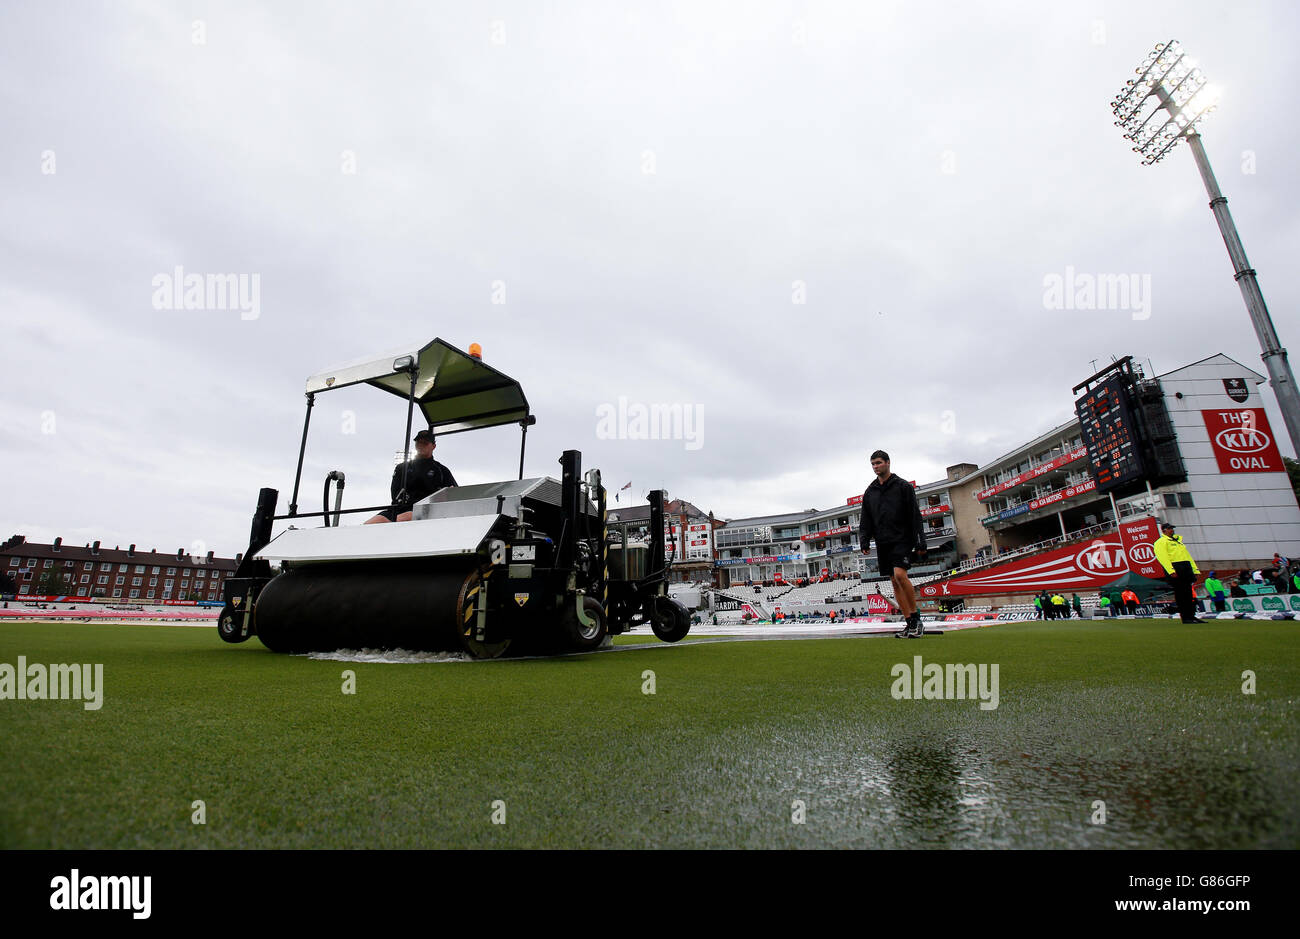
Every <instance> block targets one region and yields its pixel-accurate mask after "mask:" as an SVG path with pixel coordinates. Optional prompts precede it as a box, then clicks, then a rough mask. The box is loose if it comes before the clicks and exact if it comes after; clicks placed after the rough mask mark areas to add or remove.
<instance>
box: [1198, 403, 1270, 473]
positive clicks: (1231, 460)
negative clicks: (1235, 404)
mask: <svg viewBox="0 0 1300 939" xmlns="http://www.w3.org/2000/svg"><path fill="white" fill-rule="evenodd" d="M1201 418H1202V420H1204V421H1205V430H1206V432H1207V433H1208V434H1209V435H1210V446H1211V447H1213V448H1214V458H1215V459H1216V460H1218V462H1219V472H1220V473H1285V472H1286V466H1285V465H1283V463H1282V455H1281V454H1280V453H1279V452H1278V449H1277V442H1276V441H1275V440H1274V438H1273V430H1272V428H1270V427H1269V426H1268V415H1267V414H1265V413H1264V409H1263V408H1234V409H1232V410H1223V409H1219V408H1216V409H1214V410H1212V411H1202V412H1201Z"/></svg>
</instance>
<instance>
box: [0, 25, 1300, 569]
mask: <svg viewBox="0 0 1300 939" xmlns="http://www.w3.org/2000/svg"><path fill="white" fill-rule="evenodd" d="M1298 9H1300V8H1297V7H1296V6H1295V5H1294V4H1291V3H1287V2H1277V3H1236V4H1232V5H1228V4H1225V3H1187V2H1180V3H1119V2H1102V0H1092V2H1079V3H1052V4H1044V3H1040V2H1030V3H972V2H949V3H933V4H914V3H907V4H903V3H899V4H868V3H857V2H844V3H816V2H785V3H759V2H744V3H741V2H735V3H726V4H719V3H707V2H698V0H691V2H686V3H680V4H669V3H631V2H620V0H606V2H594V3H568V2H556V3H546V4H541V3H528V2H517V3H512V2H504V0H502V2H495V0H494V2H493V3H490V4H477V3H439V4H433V3H428V4H385V3H364V4H362V3H354V4H341V3H323V2H311V3H284V2H278V3H238V2H228V0H223V2H220V3H217V2H192V3H153V2H136V3H128V2H116V3H98V4H92V3H85V2H68V3H58V2H41V3H37V2H32V0H28V2H15V3H8V4H5V5H4V7H3V8H2V9H0V128H3V130H2V131H0V185H2V187H3V188H2V189H0V242H2V244H0V320H2V322H3V343H0V364H2V365H3V378H4V384H3V388H4V392H3V395H2V396H0V466H3V476H4V482H5V485H4V487H3V491H2V494H0V537H3V536H7V535H8V534H10V533H15V532H17V533H22V534H25V535H27V536H28V538H29V539H30V540H34V541H50V540H52V539H53V538H54V537H55V536H56V535H62V536H63V537H64V539H65V540H67V541H69V542H74V543H85V542H88V541H92V540H95V539H100V540H102V541H104V542H105V543H107V544H109V545H113V544H122V545H123V546H125V545H126V544H128V543H130V542H135V543H138V544H140V545H141V546H143V547H156V548H158V549H159V550H174V549H175V548H177V547H182V546H183V547H186V548H187V549H188V548H189V547H190V546H191V545H193V544H194V543H195V542H201V543H202V545H201V547H204V548H210V549H215V550H216V551H217V553H218V554H221V555H233V554H234V553H235V552H237V551H240V550H243V549H244V548H245V547H246V545H247V537H248V530H249V521H250V518H251V515H252V511H253V508H254V505H255V503H256V498H257V492H258V489H259V488H260V487H263V486H271V487H274V488H278V489H279V490H280V492H281V502H280V507H279V510H280V511H281V512H284V511H285V510H286V506H287V504H288V501H289V494H290V490H291V489H292V483H293V471H294V465H295V461H296V458H297V452H298V442H299V435H300V433H301V426H302V417H303V410H304V398H303V393H304V381H305V379H306V378H307V376H309V375H311V374H314V373H316V372H318V371H321V370H323V369H325V368H327V367H329V366H332V365H335V364H338V363H341V362H346V361H349V360H352V359H356V358H359V357H361V356H364V355H367V354H369V353H372V352H376V353H377V352H382V351H385V350H387V349H389V348H392V347H395V346H399V345H401V344H402V343H404V342H411V343H412V344H413V345H418V344H419V343H420V342H423V341H427V340H429V339H432V338H433V337H435V336H438V337H441V338H443V339H445V340H447V341H449V342H451V343H452V344H453V345H456V346H459V347H462V348H463V347H467V346H468V345H469V343H471V342H479V343H481V344H482V346H483V350H484V357H485V359H486V361H488V362H489V363H490V364H492V365H493V366H495V367H497V368H499V369H501V370H502V371H504V372H505V373H507V374H509V375H511V376H512V377H514V378H517V379H518V380H519V381H520V382H521V383H522V384H523V387H524V390H525V393H526V394H527V396H528V399H529V402H530V404H531V405H532V408H533V410H534V412H535V413H536V415H537V418H538V423H537V425H536V427H535V428H533V429H532V431H530V433H529V438H528V439H529V446H528V458H527V465H526V474H527V475H544V474H545V475H558V466H557V464H556V460H557V459H558V457H559V454H560V452H561V451H562V450H564V449H567V448H575V449H579V450H581V451H583V454H584V464H585V466H586V467H588V468H590V467H593V466H594V467H600V468H601V469H602V471H603V473H604V478H605V481H606V484H607V485H609V486H611V488H614V489H617V488H618V487H621V486H622V485H623V484H624V483H626V482H629V481H631V482H632V484H633V485H632V488H631V489H630V490H628V492H627V493H625V494H624V496H625V497H626V496H627V495H628V494H631V493H635V494H636V496H637V501H640V497H641V496H642V494H643V493H644V492H645V491H646V490H648V489H650V488H652V487H655V486H662V487H665V488H667V490H668V491H669V492H670V494H671V495H673V496H680V497H684V498H687V499H690V500H691V501H693V502H694V503H695V504H697V505H699V506H700V507H701V508H703V509H705V510H713V511H714V512H715V513H717V515H718V516H720V517H740V516H745V515H757V514H764V513H773V512H781V511H790V510H797V509H803V508H809V507H816V508H827V507H830V506H832V505H834V504H837V503H843V502H844V500H845V498H846V497H847V496H849V495H850V494H852V493H855V492H861V491H862V489H863V487H864V485H865V483H866V482H867V481H868V480H869V478H870V477H869V475H868V473H869V467H868V465H867V454H868V453H869V452H870V451H871V450H872V449H874V448H876V447H883V448H885V449H887V450H889V451H890V452H891V454H892V455H893V463H894V469H895V470H896V471H897V472H899V473H900V474H901V475H903V476H904V478H909V479H917V480H920V481H923V482H924V481H929V480H934V479H937V478H940V477H941V476H942V475H943V470H944V467H945V466H947V465H950V464H953V463H957V462H963V461H969V462H975V463H980V462H983V461H986V460H989V459H992V458H994V457H997V456H999V455H1000V454H1002V453H1003V452H1005V451H1006V450H1008V449H1010V448H1012V447H1014V446H1016V445H1018V444H1020V443H1023V442H1024V441H1026V440H1028V439H1029V438H1031V437H1032V436H1034V435H1037V434H1039V433H1042V432H1043V431H1046V430H1048V429H1050V428H1051V427H1053V426H1055V425H1057V424H1060V423H1062V422H1064V421H1066V420H1068V419H1069V418H1070V417H1071V416H1072V414H1073V404H1072V398H1071V393H1070V388H1071V386H1072V385H1073V384H1075V383H1076V382H1078V381H1080V380H1081V379H1083V378H1085V377H1087V376H1088V375H1089V374H1090V373H1091V372H1092V371H1093V364H1092V362H1093V360H1096V362H1097V365H1098V366H1100V365H1102V364H1104V363H1105V362H1107V361H1109V360H1110V358H1111V356H1120V355H1127V354H1131V355H1133V356H1134V357H1135V358H1137V359H1139V360H1141V361H1143V362H1144V363H1146V362H1149V363H1150V365H1151V367H1153V368H1154V369H1155V371H1156V372H1157V373H1160V372H1165V371H1169V370H1171V369H1173V368H1176V367H1178V366H1181V365H1184V364H1187V363H1189V362H1192V361H1195V360H1197V359H1201V358H1204V357H1206V356H1208V355H1211V354H1213V353H1216V352H1223V353H1225V354H1227V355H1229V356H1231V357H1233V358H1235V359H1237V360H1238V361H1240V362H1242V363H1244V364H1245V365H1247V366H1250V367H1251V368H1254V369H1255V370H1256V371H1260V372H1262V371H1263V367H1262V365H1261V363H1260V359H1259V351H1260V350H1259V344H1258V341H1257V340H1256V338H1255V335H1254V333H1253V331H1252V330H1251V328H1250V321H1249V319H1248V318H1247V315H1246V312H1245V308H1244V306H1243V303H1242V300H1241V296H1240V293H1239V292H1238V289H1237V286H1236V284H1235V283H1234V281H1233V279H1232V269H1231V265H1230V262H1229V260H1228V257H1227V253H1226V251H1225V250H1224V247H1223V243H1222V240H1221V239H1220V236H1219V234H1218V231H1217V229H1216V227H1215V224H1214V220H1213V217H1212V215H1211V213H1210V211H1209V209H1208V208H1207V205H1206V203H1207V199H1206V195H1205V192H1204V190H1203V188H1202V186H1201V183H1200V180H1199V177H1198V175H1197V172H1196V168H1195V164H1194V163H1193V161H1192V157H1191V154H1190V153H1189V152H1188V151H1187V149H1186V147H1185V146H1183V147H1182V148H1180V150H1179V151H1178V152H1176V153H1174V154H1172V155H1171V156H1170V157H1169V158H1168V159H1167V160H1166V161H1165V162H1163V163H1161V164H1159V165H1157V166H1155V167H1144V166H1142V165H1141V164H1140V161H1139V159H1138V157H1137V156H1136V155H1135V154H1133V153H1132V152H1131V151H1130V149H1129V147H1130V144H1129V143H1128V142H1127V141H1125V140H1124V139H1122V137H1121V136H1120V132H1119V130H1118V129H1117V128H1116V127H1114V126H1113V116H1112V114H1111V111H1110V107H1109V105H1110V101H1111V99H1112V98H1113V97H1114V95H1115V94H1116V92H1117V91H1119V89H1120V87H1121V86H1122V84H1123V83H1124V81H1125V80H1126V79H1127V78H1129V77H1130V76H1132V75H1133V69H1134V67H1135V66H1136V65H1137V64H1138V63H1139V62H1140V61H1141V59H1142V58H1143V56H1144V55H1145V54H1146V53H1147V51H1148V50H1149V49H1150V48H1151V47H1152V46H1153V45H1154V44H1155V43H1156V42H1157V41H1160V40H1164V39H1169V38H1177V39H1179V40H1181V41H1182V42H1183V44H1184V46H1185V47H1186V48H1187V50H1188V52H1189V54H1191V55H1194V56H1196V57H1197V58H1198V59H1199V60H1200V63H1201V65H1202V67H1203V68H1204V69H1205V71H1206V72H1207V74H1208V76H1209V78H1210V80H1211V81H1213V82H1214V83H1216V84H1218V85H1220V86H1221V87H1222V88H1223V99H1222V104H1221V106H1220V109H1219V110H1218V111H1217V112H1216V113H1215V114H1213V115H1212V116H1211V117H1210V119H1209V120H1208V122H1207V123H1206V124H1205V127H1204V131H1205V135H1204V140H1205V143H1206V146H1207V149H1208V152H1209V154H1210V158H1211V160H1212V161H1213V163H1214V166H1215V169H1216V171H1217V173H1218V176H1219V179H1220V183H1221V185H1222V187H1223V189H1224V191H1225V193H1226V195H1227V196H1228V197H1229V199H1230V207H1231V209H1232V212H1233V214H1234V216H1235V218H1236V221H1237V224H1238V226H1239V228H1240V231H1241V234H1242V238H1243V240H1244V242H1245V246H1246V250H1247V252H1248V253H1249V256H1250V259H1251V262H1252V265H1253V266H1254V267H1255V268H1256V269H1257V270H1258V272H1259V282H1260V285H1261V287H1262V289H1263V292H1264V296H1265V298H1266V300H1267V302H1268V303H1269V306H1270V309H1271V311H1272V314H1273V318H1274V321H1275V323H1276V324H1277V327H1278V330H1279V333H1280V335H1281V339H1282V343H1283V344H1284V345H1286V344H1288V342H1289V343H1290V345H1291V349H1292V351H1293V352H1294V351H1295V350H1296V349H1297V348H1300V318H1298V317H1296V316H1295V314H1294V311H1295V309H1296V305H1297V300H1298V299H1300V287H1298V286H1297V283H1296V278H1295V274H1294V271H1295V261H1294V259H1295V257H1296V256H1297V255H1300V224H1298V218H1297V212H1296V195H1297V192H1300V178H1298V177H1300V160H1297V156H1296V154H1297V148H1296V140H1295V137H1296V129H1295V123H1294V120H1293V116H1294V113H1295V105H1294V98H1295V84H1294V75H1293V71H1294V69H1293V59H1294V54H1293V45H1294V41H1295V36H1296V35H1297V33H1298V30H1297V26H1300V12H1298ZM178 267H180V268H181V269H182V271H183V272H184V273H186V274H191V273H197V274H200V275H218V274H237V275H243V277H244V283H245V285H246V286H247V287H248V288H249V289H251V287H252V286H253V285H254V284H256V287H257V290H258V293H257V304H256V307H255V308H254V307H253V306H252V305H251V304H250V303H244V304H242V305H241V304H238V303H235V302H234V301H233V299H232V301H231V302H229V303H228V304H227V308H225V309H170V308H168V307H169V306H170V304H168V303H166V302H164V301H163V300H161V299H160V291H159V290H158V288H157V285H158V283H159V282H160V281H159V280H158V278H159V277H161V276H167V277H173V276H174V272H175V270H176V268H178ZM1071 268H1072V269H1073V270H1074V271H1075V272H1076V275H1077V274H1087V275H1090V276H1096V275H1115V274H1126V275H1127V274H1132V275H1135V276H1136V277H1137V280H1136V281H1135V283H1136V284H1138V285H1141V284H1142V283H1143V282H1144V280H1143V279H1144V278H1148V280H1147V281H1146V282H1147V283H1149V284H1150V294H1149V297H1148V298H1147V299H1148V300H1149V307H1148V309H1147V310H1146V311H1145V312H1149V316H1146V317H1145V318H1143V314H1144V311H1143V310H1142V309H1122V310H1116V309H1106V310H1061V309H1050V308H1048V305H1047V304H1045V302H1044V295H1045V278H1049V277H1051V276H1052V275H1057V276H1060V277H1062V278H1063V277H1064V276H1065V275H1066V272H1067V269H1071ZM161 293H162V294H167V293H168V291H165V290H164V291H161ZM1133 305H1134V306H1137V304H1133ZM1135 314H1136V315H1135ZM1265 395H1266V398H1267V400H1268V401H1269V417H1270V420H1271V422H1272V425H1273V427H1274V428H1275V430H1276V435H1277V436H1278V437H1279V438H1280V440H1279V443H1280V445H1281V447H1282V450H1283V452H1284V453H1288V454H1290V453H1292V452H1293V451H1292V448H1291V447H1290V445H1289V442H1288V441H1287V440H1286V434H1285V431H1284V429H1283V426H1282V421H1281V418H1280V415H1279V412H1278V411H1277V408H1276V405H1275V403H1274V399H1273V397H1272V393H1271V391H1269V390H1267V388H1266V389H1265ZM620 397H621V398H624V399H625V400H626V403H627V405H628V406H629V407H631V408H635V406H636V405H638V404H639V405H643V406H649V405H653V404H680V405H682V406H683V408H684V409H685V413H689V414H690V415H691V416H692V419H693V424H692V426H691V427H690V428H689V429H690V431H691V433H692V436H691V437H690V438H689V439H668V440H639V439H617V437H616V438H615V439H606V438H607V437H608V435H607V434H605V433H603V432H602V431H601V428H600V426H599V421H598V412H599V411H600V409H601V407H602V405H608V406H613V407H614V408H617V406H618V402H619V399H620ZM404 422H405V409H404V408H403V406H402V405H401V402H400V401H399V400H398V399H396V398H394V397H391V396H389V395H385V394H380V393H379V392H377V391H374V390H371V389H366V388H353V389H345V390H341V391H337V392H331V393H329V394H325V395H322V396H320V397H319V398H318V400H317V406H316V409H315V412H314V416H313V423H312V435H311V439H310V440H309V442H308V451H307V464H306V469H305V471H304V484H303V493H302V494H301V495H300V497H299V503H300V505H301V506H302V508H303V509H304V510H306V509H308V508H310V509H311V510H318V503H319V500H320V491H321V482H322V479H323V477H324V475H325V473H326V472H327V471H328V470H330V469H340V470H343V471H344V472H345V473H346V474H347V479H348V485H347V490H346V502H347V503H348V504H350V505H354V506H355V505H372V504H375V503H377V502H384V501H387V484H388V479H389V475H390V473H391V467H392V454H393V452H394V451H395V450H396V449H398V448H399V447H400V446H401V442H402V438H403V432H404V429H405V424H404ZM635 429H636V428H635V426H633V427H631V428H623V430H627V431H633V432H634V431H635ZM616 430H618V428H616ZM624 436H626V434H625V435H624ZM683 436H684V435H683ZM437 456H438V458H439V459H440V460H441V461H443V462H444V463H446V464H447V465H448V466H449V467H450V468H451V469H452V470H453V472H454V473H455V474H456V476H457V478H458V479H459V480H460V481H461V482H462V483H467V482H482V481H488V480H494V479H503V478H513V476H514V475H515V473H516V471H517V468H518V467H517V463H518V433H517V430H515V429H499V430H492V431H485V432H482V433H478V434H467V435H458V436H454V437H448V438H445V439H444V440H443V441H442V442H441V443H440V445H439V448H438V451H437Z"/></svg>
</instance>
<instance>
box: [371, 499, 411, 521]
mask: <svg viewBox="0 0 1300 939" xmlns="http://www.w3.org/2000/svg"><path fill="white" fill-rule="evenodd" d="M414 508H415V506H414V505H413V504H411V503H405V504H403V505H390V506H389V507H388V508H386V509H384V510H383V511H382V512H380V513H379V514H380V515H382V516H383V517H384V518H386V519H388V520H389V521H390V522H395V521H397V516H399V515H403V514H405V513H406V512H410V511H411V510H412V509H414Z"/></svg>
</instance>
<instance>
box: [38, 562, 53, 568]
mask: <svg viewBox="0 0 1300 939" xmlns="http://www.w3.org/2000/svg"><path fill="white" fill-rule="evenodd" d="M53 566H54V562H53V561H46V562H45V563H44V564H42V565H41V567H53Z"/></svg>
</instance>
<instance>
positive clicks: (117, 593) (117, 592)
mask: <svg viewBox="0 0 1300 939" xmlns="http://www.w3.org/2000/svg"><path fill="white" fill-rule="evenodd" d="M121 595H122V588H121V587H114V588H113V596H115V597H120V596H121Z"/></svg>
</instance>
